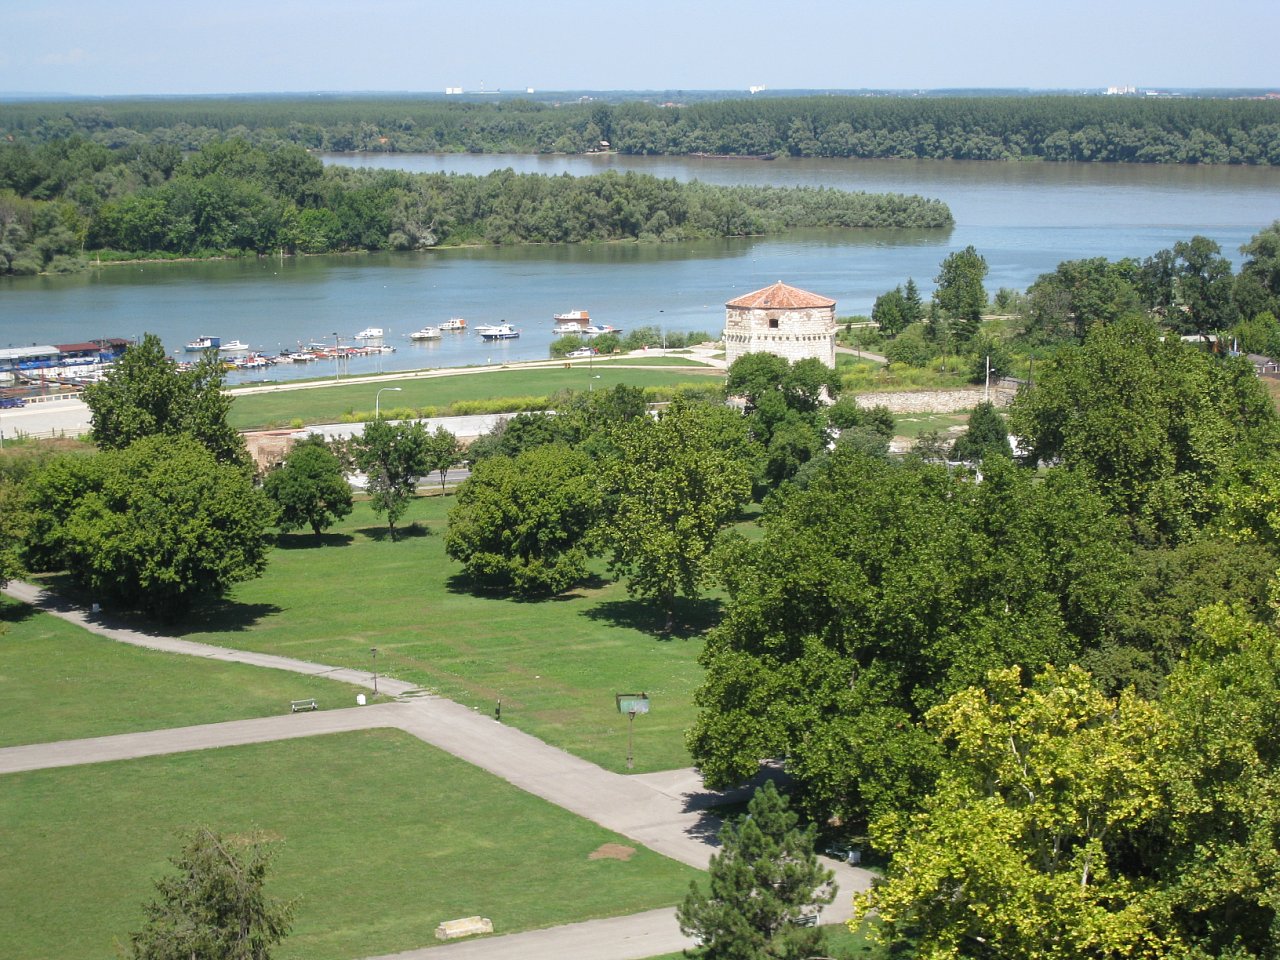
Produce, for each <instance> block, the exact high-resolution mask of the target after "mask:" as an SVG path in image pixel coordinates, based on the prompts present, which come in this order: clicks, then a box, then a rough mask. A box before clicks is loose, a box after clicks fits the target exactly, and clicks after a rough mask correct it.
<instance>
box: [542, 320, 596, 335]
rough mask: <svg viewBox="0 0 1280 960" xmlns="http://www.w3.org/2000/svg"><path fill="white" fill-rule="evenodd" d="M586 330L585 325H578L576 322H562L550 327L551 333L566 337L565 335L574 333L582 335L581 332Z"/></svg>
mask: <svg viewBox="0 0 1280 960" xmlns="http://www.w3.org/2000/svg"><path fill="white" fill-rule="evenodd" d="M586 328H587V325H586V324H585V323H578V322H577V321H576V320H564V321H562V322H560V323H557V324H556V325H555V326H554V327H552V328H551V332H552V333H558V334H562V335H567V334H574V333H582V331H583V330H585V329H586Z"/></svg>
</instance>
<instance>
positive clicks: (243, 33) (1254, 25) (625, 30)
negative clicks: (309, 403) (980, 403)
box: [0, 0, 1280, 95]
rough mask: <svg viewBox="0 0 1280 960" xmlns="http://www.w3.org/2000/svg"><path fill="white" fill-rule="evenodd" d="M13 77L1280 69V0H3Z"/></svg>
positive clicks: (925, 83) (1254, 83)
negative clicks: (202, 0) (1279, 46)
mask: <svg viewBox="0 0 1280 960" xmlns="http://www.w3.org/2000/svg"><path fill="white" fill-rule="evenodd" d="M0 24H3V25H4V27H3V29H4V34H5V41H4V43H3V44H0V92H9V93H13V92H24V91H25V92H59V93H70V94H78V95H98V94H101V95H123V94H139V93H161V94H201V93H254V92H275V91H311V90H342V91H348V90H349V91H368V90H410V91H428V92H439V91H441V90H443V89H444V88H445V87H446V86H459V87H463V88H465V89H467V90H478V89H480V88H481V86H482V85H483V87H484V88H485V89H486V90H495V89H501V90H523V89H525V88H526V87H534V88H537V89H542V90H565V89H595V90H609V89H616V90H623V89H625V90H635V89H659V90H668V89H669V90H678V89H689V90H697V89H739V88H745V87H747V86H750V85H753V84H761V85H765V86H767V87H770V88H772V89H793V88H806V89H815V88H816V89H821V88H836V89H855V88H874V89H884V88H895V89H900V88H921V89H932V88H939V87H1031V88H1038V89H1043V88H1067V89H1076V88H1082V89H1083V88H1097V87H1106V86H1109V85H1124V84H1132V85H1135V86H1139V87H1155V88H1159V87H1270V88H1273V89H1277V88H1280V71H1278V69H1277V61H1276V59H1275V42H1276V37H1277V35H1280V3H1277V2H1275V0H1265V2H1263V0H1220V2H1217V3H1214V4H1210V3H1208V2H1207V0H1197V2H1190V0H1167V2H1162V3H1155V2H1148V0H1132V2H1128V3H1125V2H1116V0H1107V2H1100V0H1075V2H1071V3H1054V4H1051V5H1050V4H1041V3H1038V2H1036V0H1018V2H1013V0H994V2H986V3H980V4H966V3H963V2H961V0H880V2H875V3H870V2H864V0H845V2H839V0H826V2H809V0H792V2H781V0H774V2H762V0H739V2H733V3H729V2H721V0H706V2H698V0H680V2H676V0H650V2H646V3H619V2H616V0H612V2H611V0H594V2H590V3H588V2H581V0H523V2H512V0H449V2H441V0H417V2H414V0H346V2H334V0H310V2H301V0H254V2H246V0H215V2H214V3H208V4H194V3H182V2H175V0H164V2H159V0H130V2H129V3H127V4H116V3H107V2H105V0H0Z"/></svg>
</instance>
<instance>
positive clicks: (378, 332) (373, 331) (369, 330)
mask: <svg viewBox="0 0 1280 960" xmlns="http://www.w3.org/2000/svg"><path fill="white" fill-rule="evenodd" d="M382 333H383V331H382V328H381V327H365V328H364V329H363V330H361V331H360V332H359V333H357V334H356V339H357V340H381V339H382Z"/></svg>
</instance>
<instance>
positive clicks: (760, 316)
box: [724, 280, 836, 370]
mask: <svg viewBox="0 0 1280 960" xmlns="http://www.w3.org/2000/svg"><path fill="white" fill-rule="evenodd" d="M724 306H725V318H724V354H725V360H726V361H727V362H729V363H733V361H735V360H737V359H738V358H739V357H741V356H742V355H743V354H747V353H772V354H774V355H775V356H779V357H784V358H786V359H787V360H790V361H791V362H792V363H795V362H796V361H797V360H807V359H809V358H810V357H813V358H815V359H818V360H821V361H822V362H823V363H825V364H826V365H827V366H829V367H831V368H832V369H833V370H834V369H835V365H836V302H835V301H834V300H832V299H831V298H830V297H823V296H820V295H818V294H816V293H809V292H808V291H807V290H799V289H797V288H796V287H791V286H788V285H787V284H785V283H783V282H782V281H781V280H779V281H778V282H777V283H775V284H774V285H773V286H771V287H765V288H764V289H763V290H757V291H756V292H755V293H748V294H747V295H746V296H744V297H738V298H737V299H734V300H730V301H729V302H728V303H726V304H725V305H724Z"/></svg>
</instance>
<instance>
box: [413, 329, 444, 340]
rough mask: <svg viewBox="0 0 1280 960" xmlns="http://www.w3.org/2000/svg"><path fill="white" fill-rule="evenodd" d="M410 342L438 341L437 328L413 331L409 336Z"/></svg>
mask: <svg viewBox="0 0 1280 960" xmlns="http://www.w3.org/2000/svg"><path fill="white" fill-rule="evenodd" d="M409 339H410V340H439V339H440V328H439V327H423V328H422V329H421V330H415V331H413V333H411V334H409Z"/></svg>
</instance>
